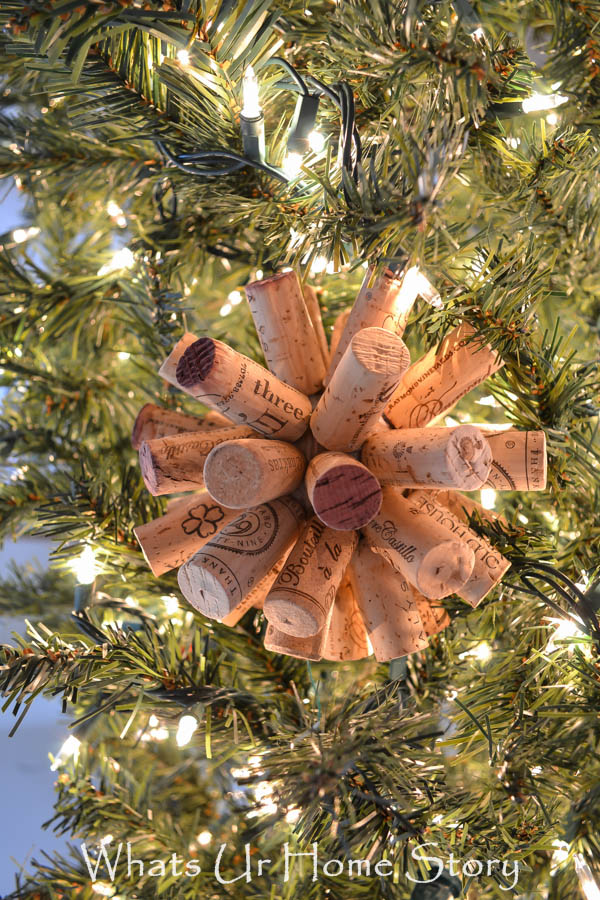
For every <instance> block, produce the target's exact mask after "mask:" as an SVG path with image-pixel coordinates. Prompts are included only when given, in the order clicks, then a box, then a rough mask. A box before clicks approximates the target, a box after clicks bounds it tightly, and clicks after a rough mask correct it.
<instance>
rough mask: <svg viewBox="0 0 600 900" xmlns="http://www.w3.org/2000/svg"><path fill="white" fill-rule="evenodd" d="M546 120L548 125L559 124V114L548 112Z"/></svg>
mask: <svg viewBox="0 0 600 900" xmlns="http://www.w3.org/2000/svg"><path fill="white" fill-rule="evenodd" d="M546 122H547V123H548V125H557V124H558V116H557V114H556V113H555V112H551V113H548V115H547V116H546Z"/></svg>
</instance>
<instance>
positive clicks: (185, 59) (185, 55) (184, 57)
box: [177, 50, 190, 66]
mask: <svg viewBox="0 0 600 900" xmlns="http://www.w3.org/2000/svg"><path fill="white" fill-rule="evenodd" d="M177 59H178V60H179V62H180V63H181V65H182V66H189V64H190V54H189V51H188V50H178V51H177Z"/></svg>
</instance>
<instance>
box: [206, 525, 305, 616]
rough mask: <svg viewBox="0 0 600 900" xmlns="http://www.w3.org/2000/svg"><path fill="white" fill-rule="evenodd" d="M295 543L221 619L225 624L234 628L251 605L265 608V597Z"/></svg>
mask: <svg viewBox="0 0 600 900" xmlns="http://www.w3.org/2000/svg"><path fill="white" fill-rule="evenodd" d="M293 545H294V542H293V541H290V543H289V545H288V546H287V547H286V550H285V553H284V554H283V555H282V556H281V558H280V559H278V560H277V562H276V563H275V565H274V566H272V568H270V569H269V571H268V572H267V574H266V575H265V576H264V578H261V580H260V581H259V582H258V584H257V585H256V586H255V587H253V588H252V590H251V591H250V593H249V594H248V595H247V596H246V597H245V598H244V599H243V600H240V602H239V603H238V604H237V606H235V607H234V608H233V609H232V610H231V612H230V613H229V614H228V615H227V616H224V618H223V619H222V620H221V621H222V623H223V625H229V627H230V628H233V626H234V625H237V623H238V622H239V621H240V619H241V618H242V617H243V616H244V615H245V614H246V613H247V612H248V610H249V609H250V608H251V607H255V609H262V608H263V605H264V602H265V598H266V596H267V594H268V593H269V591H270V590H271V588H272V586H273V583H274V582H275V579H276V578H277V576H278V575H279V573H280V572H281V570H282V569H283V567H284V565H285V561H286V559H287V558H288V556H289V553H290V550H291V549H292V547H293Z"/></svg>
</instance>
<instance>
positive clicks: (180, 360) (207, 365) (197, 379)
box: [160, 335, 312, 441]
mask: <svg viewBox="0 0 600 900" xmlns="http://www.w3.org/2000/svg"><path fill="white" fill-rule="evenodd" d="M182 347H185V350H184V352H181V350H182ZM174 361H176V362H175V363H174ZM173 370H175V375H174V376H173ZM160 374H161V375H163V377H164V378H168V379H169V380H171V381H172V383H174V384H175V385H176V386H177V387H179V388H181V389H182V390H184V391H186V392H187V393H188V394H191V395H192V397H196V398H197V399H198V400H201V401H202V402H203V403H205V404H206V405H207V406H210V407H212V408H213V409H215V410H216V411H217V412H220V413H222V414H223V415H224V416H227V418H228V419H230V420H231V421H232V422H235V423H236V424H241V425H249V426H250V427H252V428H254V430H255V431H258V432H259V433H260V434H262V435H263V437H277V438H279V439H282V440H289V441H294V440H297V438H299V437H300V435H301V434H303V433H304V432H305V431H306V428H307V426H308V420H309V418H310V414H311V410H312V404H311V402H310V400H309V399H308V397H306V396H305V395H304V394H301V393H300V391H297V390H295V389H294V388H292V387H290V386H289V385H288V384H285V383H284V382H283V381H281V380H280V379H279V378H277V377H276V376H275V375H273V374H271V372H269V371H268V370H267V369H265V368H264V367H263V366H261V365H259V364H258V363H257V362H255V361H254V360H252V359H249V358H248V357H247V356H242V354H241V353H237V352H236V351H235V350H233V349H232V348H231V347H228V346H227V344H224V343H223V342H222V341H217V340H214V339H213V338H210V337H203V338H200V339H199V340H196V341H194V342H193V343H189V341H188V336H187V335H186V337H185V338H182V341H180V342H179V344H177V345H176V346H175V348H174V349H173V351H172V353H171V355H170V356H169V357H168V359H167V360H166V361H165V362H164V363H163V365H162V367H161V369H160Z"/></svg>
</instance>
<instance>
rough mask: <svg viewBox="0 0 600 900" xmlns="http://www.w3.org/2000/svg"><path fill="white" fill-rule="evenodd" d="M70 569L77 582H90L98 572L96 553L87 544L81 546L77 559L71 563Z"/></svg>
mask: <svg viewBox="0 0 600 900" xmlns="http://www.w3.org/2000/svg"><path fill="white" fill-rule="evenodd" d="M71 571H72V572H73V574H74V575H75V578H76V579H77V583H78V584H91V583H92V582H93V581H94V579H95V578H96V575H97V574H98V567H97V566H96V554H95V553H94V551H93V549H92V547H90V546H89V544H88V545H87V546H86V547H84V548H83V550H82V551H81V555H80V556H79V557H78V559H75V560H73V562H72V563H71Z"/></svg>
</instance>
